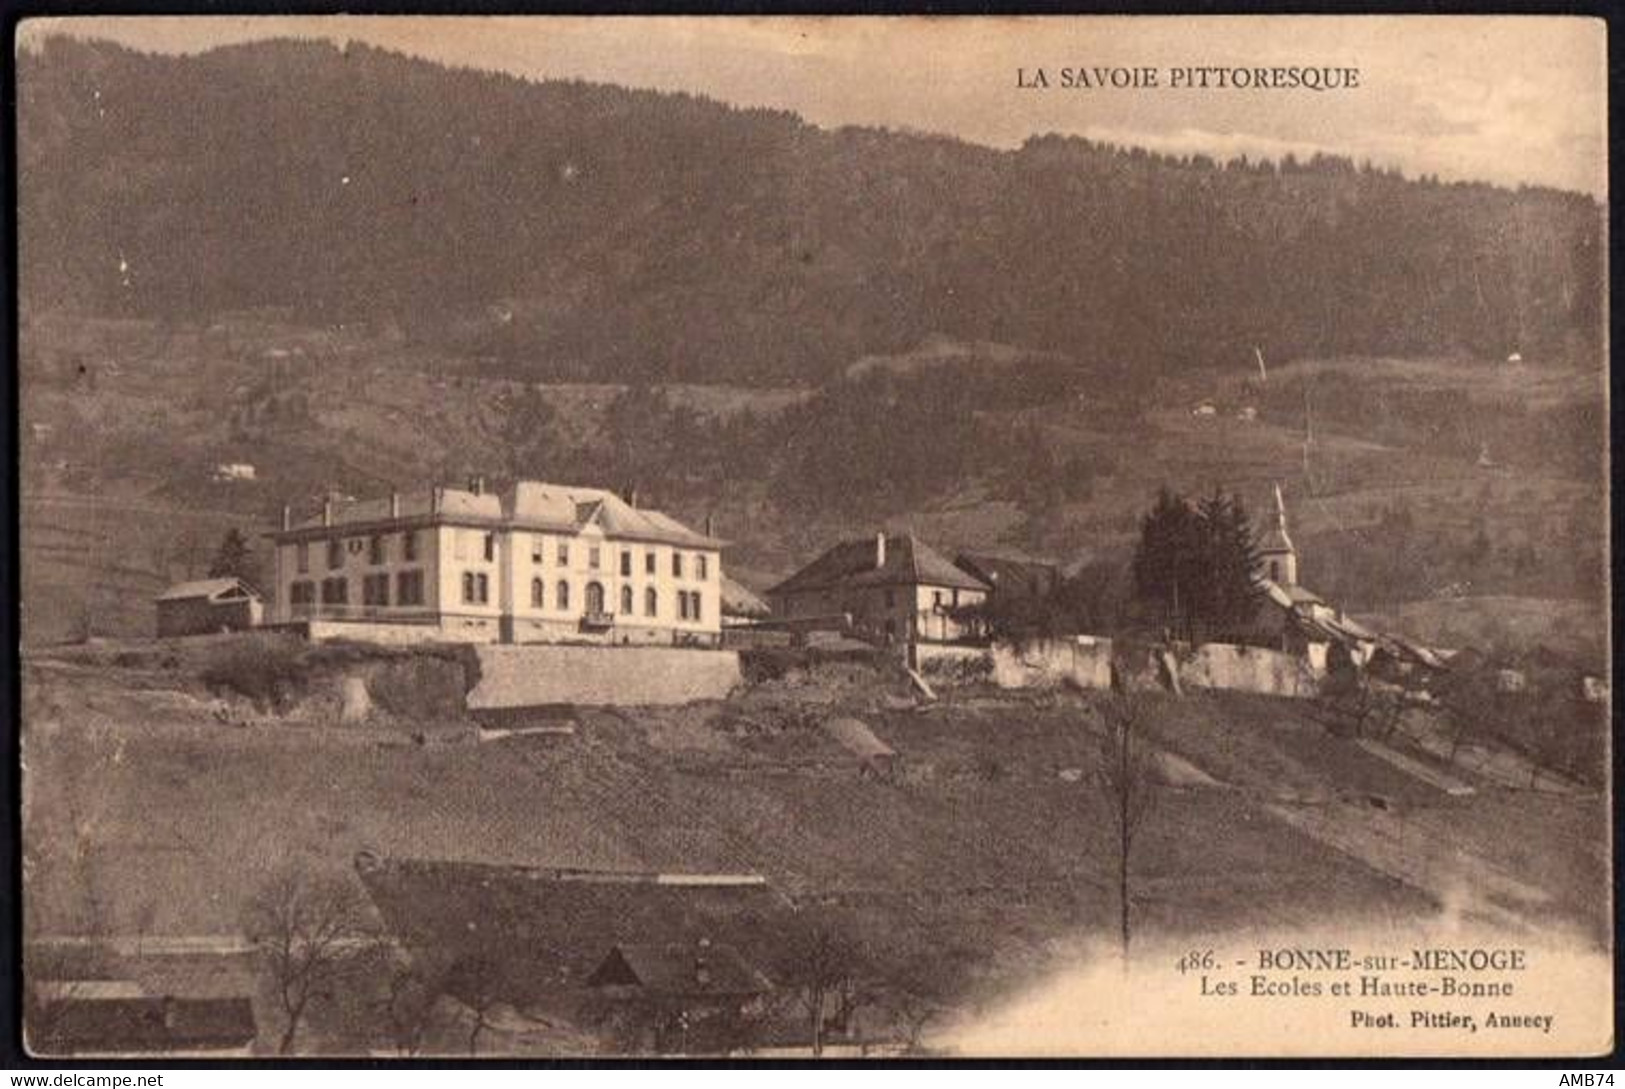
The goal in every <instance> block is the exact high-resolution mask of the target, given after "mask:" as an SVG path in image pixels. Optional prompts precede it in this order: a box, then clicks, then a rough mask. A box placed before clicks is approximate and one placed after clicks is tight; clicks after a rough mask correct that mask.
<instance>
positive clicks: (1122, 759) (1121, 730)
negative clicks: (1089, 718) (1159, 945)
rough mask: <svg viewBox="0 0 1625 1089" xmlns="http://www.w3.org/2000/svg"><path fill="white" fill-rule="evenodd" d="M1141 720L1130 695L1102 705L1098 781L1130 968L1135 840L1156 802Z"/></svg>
mask: <svg viewBox="0 0 1625 1089" xmlns="http://www.w3.org/2000/svg"><path fill="white" fill-rule="evenodd" d="M1140 719H1141V708H1140V706H1139V705H1138V704H1137V703H1136V702H1135V697H1133V696H1131V695H1129V694H1128V693H1124V692H1113V693H1111V694H1110V695H1109V696H1108V697H1107V698H1106V700H1105V702H1104V703H1102V704H1101V720H1102V725H1104V726H1105V734H1104V736H1103V738H1102V740H1101V747H1100V767H1099V769H1098V770H1097V771H1096V776H1095V778H1096V782H1097V784H1098V785H1099V787H1100V796H1101V801H1102V803H1103V804H1104V805H1105V806H1106V808H1107V814H1108V818H1109V820H1110V822H1111V826H1112V831H1113V833H1114V838H1115V844H1114V846H1115V847H1116V857H1117V908H1118V932H1119V940H1120V942H1121V945H1122V955H1123V962H1124V963H1125V964H1127V963H1128V951H1129V905H1130V902H1131V898H1130V894H1129V879H1130V873H1131V869H1132V867H1131V861H1132V856H1133V850H1134V839H1135V836H1136V835H1137V834H1138V832H1139V830H1140V827H1141V825H1142V824H1144V823H1145V819H1146V818H1147V817H1148V816H1150V814H1151V811H1152V809H1153V808H1154V806H1155V802H1156V777H1155V769H1154V767H1153V764H1152V750H1151V748H1150V747H1149V746H1148V745H1146V744H1145V743H1144V741H1143V740H1142V739H1141V737H1140V725H1141V722H1140Z"/></svg>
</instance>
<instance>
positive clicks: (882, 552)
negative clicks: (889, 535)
mask: <svg viewBox="0 0 1625 1089" xmlns="http://www.w3.org/2000/svg"><path fill="white" fill-rule="evenodd" d="M885 566H886V531H885V530H881V531H880V532H879V533H877V534H875V570H876V571H878V570H880V569H881V568H882V567H885Z"/></svg>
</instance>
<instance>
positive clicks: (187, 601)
mask: <svg viewBox="0 0 1625 1089" xmlns="http://www.w3.org/2000/svg"><path fill="white" fill-rule="evenodd" d="M153 604H154V605H155V606H156V607H157V611H158V635H159V637H160V638H168V637H170V636H176V635H212V634H214V633H215V632H221V631H241V630H243V629H245V628H252V627H255V626H256V625H258V624H259V622H260V620H261V618H262V615H263V612H264V607H265V606H264V602H262V601H261V600H260V593H259V591H258V590H256V589H254V588H253V587H252V586H250V585H249V584H248V583H246V582H244V581H243V580H242V579H239V578H218V579H199V580H197V581H196V582H181V583H177V584H175V585H174V586H171V587H170V588H169V589H167V590H165V591H164V592H163V593H161V594H159V595H158V597H157V598H156V599H154V602H153Z"/></svg>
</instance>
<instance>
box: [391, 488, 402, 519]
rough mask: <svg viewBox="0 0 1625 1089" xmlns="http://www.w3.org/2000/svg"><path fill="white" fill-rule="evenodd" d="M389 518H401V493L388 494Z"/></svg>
mask: <svg viewBox="0 0 1625 1089" xmlns="http://www.w3.org/2000/svg"><path fill="white" fill-rule="evenodd" d="M389 516H390V517H391V518H399V517H400V516H401V493H400V492H394V491H392V492H390V493H389Z"/></svg>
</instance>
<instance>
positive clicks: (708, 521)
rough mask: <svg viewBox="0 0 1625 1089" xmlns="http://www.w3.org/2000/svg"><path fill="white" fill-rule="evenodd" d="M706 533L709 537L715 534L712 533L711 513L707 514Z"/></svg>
mask: <svg viewBox="0 0 1625 1089" xmlns="http://www.w3.org/2000/svg"><path fill="white" fill-rule="evenodd" d="M705 535H706V536H707V537H710V536H713V534H712V533H711V516H710V515H709V514H707V515H706V516H705Z"/></svg>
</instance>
